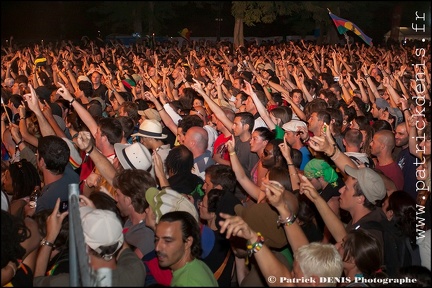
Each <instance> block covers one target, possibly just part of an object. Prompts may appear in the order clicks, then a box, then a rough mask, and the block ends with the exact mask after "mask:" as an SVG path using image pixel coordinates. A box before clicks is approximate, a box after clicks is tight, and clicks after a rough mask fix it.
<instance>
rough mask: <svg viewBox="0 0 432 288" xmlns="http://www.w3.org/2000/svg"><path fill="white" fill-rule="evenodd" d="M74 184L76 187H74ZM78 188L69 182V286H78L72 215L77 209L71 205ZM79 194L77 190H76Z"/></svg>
mask: <svg viewBox="0 0 432 288" xmlns="http://www.w3.org/2000/svg"><path fill="white" fill-rule="evenodd" d="M75 186H76V187H75ZM75 190H78V184H69V191H68V192H69V194H68V195H69V198H68V199H69V267H70V268H69V277H70V280H69V281H70V282H69V283H70V286H71V287H78V285H79V283H78V261H77V249H76V243H75V230H74V221H73V218H74V215H75V214H76V212H77V210H76V209H75V207H74V206H75V205H72V202H73V200H72V198H73V196H74V195H75V194H76V191H75ZM78 195H79V191H78Z"/></svg>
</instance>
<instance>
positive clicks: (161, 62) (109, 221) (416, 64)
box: [1, 38, 431, 287]
mask: <svg viewBox="0 0 432 288" xmlns="http://www.w3.org/2000/svg"><path fill="white" fill-rule="evenodd" d="M156 44H157V45H155V46H154V47H146V46H145V45H144V44H140V43H137V44H133V45H129V46H125V45H123V44H121V43H118V42H114V41H110V42H109V43H103V42H101V41H100V39H97V40H94V41H93V40H90V39H86V38H83V39H82V40H81V41H80V42H73V41H59V42H57V43H45V44H43V45H38V44H34V43H32V44H28V45H27V44H26V45H24V44H19V43H15V42H13V41H12V39H11V41H10V42H8V43H7V46H4V45H3V46H2V47H1V50H2V51H1V53H2V60H1V62H2V69H1V83H2V89H1V100H2V108H1V109H2V111H1V122H2V123H1V140H2V142H1V148H2V189H1V197H2V201H1V209H2V217H1V221H2V239H1V241H2V245H1V246H2V247H1V250H2V254H1V255H2V256H1V257H2V258H1V259H2V260H1V263H2V265H1V267H2V277H1V282H2V286H27V287H31V286H43V287H46V286H55V287H57V286H70V282H69V279H70V278H69V275H70V274H71V273H76V271H72V270H73V269H75V270H76V267H73V266H72V265H71V266H70V265H69V264H70V259H69V255H70V253H69V252H70V251H69V244H68V243H69V233H76V231H69V225H68V223H69V217H71V216H72V215H69V211H67V209H66V211H64V209H62V208H63V206H64V203H65V202H67V201H68V199H69V193H68V192H69V184H78V185H79V191H80V196H79V199H80V201H79V205H80V208H79V212H80V213H79V214H80V219H81V224H82V230H83V237H84V242H85V245H86V253H87V254H88V257H89V267H90V268H89V270H90V271H88V273H89V275H91V277H96V276H95V275H97V272H98V271H105V270H103V269H108V270H110V271H111V272H110V274H109V275H110V276H111V281H110V285H112V286H141V287H143V286H167V287H168V286H200V287H204V286H213V287H215V286H222V287H231V286H234V287H241V286H255V287H257V286H260V287H266V286H338V287H341V286H352V287H355V286H357V287H359V286H361V287H365V286H366V287H367V286H386V285H389V286H394V285H399V286H410V285H411V286H412V285H417V286H416V287H430V285H431V277H430V270H431V259H430V242H431V240H430V237H431V236H430V228H431V222H430V221H431V219H430V216H431V211H430V208H431V207H430V206H431V204H430V186H431V175H430V174H431V156H430V153H431V106H430V103H431V99H430V92H431V53H430V43H422V42H408V43H405V44H392V45H388V47H380V46H378V47H376V46H371V47H369V46H366V45H364V44H358V43H356V44H346V45H318V44H317V43H314V42H312V41H303V40H300V41H297V42H292V41H289V42H263V43H258V42H253V43H246V45H245V46H240V47H233V45H232V43H228V42H217V43H216V42H211V41H190V42H189V41H186V40H185V41H184V42H183V43H179V42H175V41H173V42H164V43H156ZM35 194H37V198H36V199H35ZM71 213H72V212H71ZM101 269H102V270H101ZM81 277H83V276H82V275H81ZM92 279H93V278H92ZM398 279H399V280H400V279H409V280H410V281H411V280H412V282H410V283H400V282H395V281H397V280H398ZM406 281H407V280H406ZM408 282H409V281H408ZM413 283H414V284H413Z"/></svg>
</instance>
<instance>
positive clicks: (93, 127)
mask: <svg viewBox="0 0 432 288" xmlns="http://www.w3.org/2000/svg"><path fill="white" fill-rule="evenodd" d="M60 86H61V87H60V89H58V90H57V93H58V94H59V95H60V96H61V97H62V98H63V99H65V100H66V101H69V103H70V104H71V105H72V106H73V107H74V109H75V111H76V112H77V113H78V116H79V117H80V118H81V120H82V121H83V122H84V123H85V124H86V126H87V127H88V128H89V130H90V132H91V133H92V135H93V137H94V136H95V135H96V131H97V123H96V120H95V119H94V118H93V116H91V114H90V113H89V112H88V111H87V109H86V108H84V107H83V106H82V105H81V104H80V103H79V102H78V101H75V98H74V97H73V96H72V95H71V94H70V93H69V91H68V90H67V89H66V88H65V86H64V85H63V84H60Z"/></svg>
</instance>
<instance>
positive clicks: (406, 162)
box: [395, 122, 420, 199]
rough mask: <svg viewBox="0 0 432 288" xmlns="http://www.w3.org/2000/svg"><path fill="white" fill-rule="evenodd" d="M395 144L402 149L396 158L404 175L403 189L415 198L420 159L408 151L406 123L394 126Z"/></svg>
mask: <svg viewBox="0 0 432 288" xmlns="http://www.w3.org/2000/svg"><path fill="white" fill-rule="evenodd" d="M395 144H396V147H400V148H401V149H402V150H401V151H400V152H399V156H398V157H397V159H396V162H397V163H398V165H399V167H400V168H401V169H402V173H403V175H404V185H403V190H404V191H406V192H408V193H409V194H410V195H411V197H413V198H414V199H416V197H417V189H416V182H417V178H416V168H417V165H416V164H415V163H418V162H419V160H420V159H418V158H416V157H415V156H414V155H412V154H411V153H410V151H409V134H408V131H407V127H406V123H405V122H402V123H400V124H399V125H397V126H396V130H395Z"/></svg>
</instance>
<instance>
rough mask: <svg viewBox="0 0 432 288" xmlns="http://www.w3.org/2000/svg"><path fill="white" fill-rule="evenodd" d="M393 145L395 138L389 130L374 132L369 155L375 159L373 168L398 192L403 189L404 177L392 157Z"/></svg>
mask: <svg viewBox="0 0 432 288" xmlns="http://www.w3.org/2000/svg"><path fill="white" fill-rule="evenodd" d="M395 145H396V144H395V136H394V134H393V132H392V131H389V130H381V131H378V132H376V133H375V135H374V136H373V139H372V141H371V143H370V147H371V153H372V155H375V156H376V157H377V158H376V163H375V168H376V169H377V170H380V171H381V172H383V173H384V175H386V176H387V177H389V178H390V179H391V180H392V181H393V182H394V184H395V185H396V188H397V189H398V190H402V189H403V187H404V175H403V173H402V170H401V168H400V167H399V165H398V164H397V163H396V162H395V161H394V160H393V157H392V151H393V149H394V148H395Z"/></svg>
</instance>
